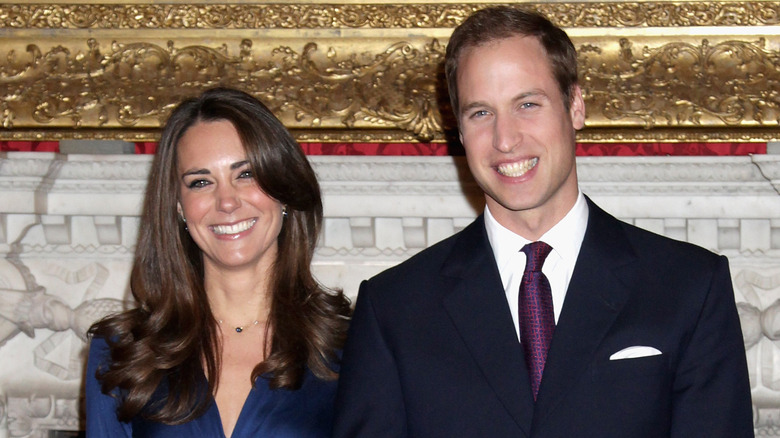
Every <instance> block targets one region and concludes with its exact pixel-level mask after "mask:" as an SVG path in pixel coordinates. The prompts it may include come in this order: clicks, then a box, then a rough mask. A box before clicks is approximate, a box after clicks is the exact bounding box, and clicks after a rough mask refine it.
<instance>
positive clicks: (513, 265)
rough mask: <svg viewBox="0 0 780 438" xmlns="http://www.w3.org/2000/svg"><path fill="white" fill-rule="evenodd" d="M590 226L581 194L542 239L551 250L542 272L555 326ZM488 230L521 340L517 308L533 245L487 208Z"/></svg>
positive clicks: (486, 226)
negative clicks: (527, 253) (528, 248)
mask: <svg viewBox="0 0 780 438" xmlns="http://www.w3.org/2000/svg"><path fill="white" fill-rule="evenodd" d="M587 226H588V203H587V202H586V201H585V196H584V195H583V194H582V192H579V194H578V195H577V201H576V202H575V203H574V207H572V208H571V210H569V212H568V213H566V216H564V217H563V219H561V220H560V222H558V223H557V224H555V225H554V226H553V227H552V228H551V229H550V230H549V231H547V232H546V233H544V235H542V237H541V238H540V239H539V240H540V241H542V242H545V243H546V244H548V245H550V246H551V247H552V251H551V252H550V254H549V255H548V256H547V258H546V259H545V261H544V265H542V272H543V273H544V275H545V276H546V277H547V279H548V280H549V281H550V289H551V290H552V300H553V311H554V312H555V322H556V323H558V317H559V316H560V314H561V309H562V308H563V300H564V299H565V298H566V290H567V289H568V287H569V281H570V280H571V275H572V272H574V265H575V263H576V262H577V256H578V255H579V253H580V247H581V246H582V239H583V238H584V237H585V228H586V227H587ZM485 228H486V229H487V235H488V240H489V241H490V246H491V247H492V248H493V255H494V256H495V259H496V264H497V265H498V272H499V274H500V275H501V282H502V283H503V284H504V292H506V300H507V303H509V310H510V311H511V312H512V319H513V320H514V323H515V331H516V332H517V339H518V340H519V339H520V321H519V318H518V308H517V306H518V301H519V294H520V282H521V281H522V279H523V271H524V270H525V261H526V257H525V253H524V252H523V251H522V248H523V246H525V245H526V244H527V243H530V240H528V239H526V238H524V237H522V236H519V235H517V234H515V233H513V232H512V231H509V230H508V229H507V228H505V227H504V226H503V225H501V224H499V223H498V221H496V219H495V218H494V217H493V215H492V214H491V213H490V209H489V208H488V207H487V206H485Z"/></svg>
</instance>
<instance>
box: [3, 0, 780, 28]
mask: <svg viewBox="0 0 780 438" xmlns="http://www.w3.org/2000/svg"><path fill="white" fill-rule="evenodd" d="M485 6H487V5H485V4H469V3H466V4H414V3H412V4H364V5H361V4H307V3H301V4H227V3H224V4H219V3H218V4H200V5H198V4H181V5H171V4H160V5H143V4H135V5H122V4H88V5H87V4H72V5H68V4H29V5H25V4H6V5H0V27H5V28H34V29H42V28H51V29H85V28H91V29H258V28H261V29H270V28H280V29H321V28H452V27H455V26H457V25H458V24H460V22H462V21H463V20H464V19H465V17H467V16H469V15H470V14H471V13H472V12H473V11H475V10H477V9H481V8H484V7H485ZM523 7H526V8H531V9H536V10H538V11H540V12H542V13H544V14H546V15H548V16H549V17H551V18H552V19H553V20H554V21H556V22H557V23H559V24H560V25H562V26H572V27H642V26H670V27H671V26H735V25H737V26H755V25H777V24H779V23H780V6H778V3H777V2H771V1H746V2H717V1H711V2H603V3H602V2H593V3H587V2H586V3H526V4H523Z"/></svg>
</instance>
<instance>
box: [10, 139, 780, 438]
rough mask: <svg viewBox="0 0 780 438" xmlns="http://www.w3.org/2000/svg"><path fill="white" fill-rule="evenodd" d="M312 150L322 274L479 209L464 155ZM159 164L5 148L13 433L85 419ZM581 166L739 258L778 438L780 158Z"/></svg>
mask: <svg viewBox="0 0 780 438" xmlns="http://www.w3.org/2000/svg"><path fill="white" fill-rule="evenodd" d="M311 160H312V161H313V163H314V166H315V169H316V171H317V174H318V176H319V178H320V181H321V184H322V189H323V192H324V203H325V217H326V219H325V227H324V233H323V236H322V238H321V241H320V245H319V249H318V250H317V254H316V259H315V262H316V266H315V273H316V274H317V276H318V278H319V279H320V281H321V282H323V283H324V284H326V285H328V286H336V287H341V288H343V289H344V290H345V291H346V292H347V294H348V295H350V296H353V297H354V295H355V294H356V293H357V289H358V286H359V283H360V280H362V279H364V278H367V277H369V276H371V275H373V274H375V273H377V272H379V271H381V270H383V269H385V268H387V267H389V266H392V265H395V264H397V263H399V262H400V261H402V260H404V259H406V258H408V257H409V256H410V255H412V254H414V253H416V252H418V251H420V250H421V249H423V248H425V247H427V246H429V245H431V244H433V243H435V242H437V241H439V240H441V239H442V238H444V237H446V236H449V235H450V234H452V233H453V232H456V231H458V230H460V229H461V228H463V227H464V226H465V225H467V224H468V223H469V222H470V221H471V220H472V219H473V218H474V217H475V216H476V215H477V212H478V211H479V210H480V209H481V200H480V196H479V192H478V190H477V189H476V187H475V186H474V184H473V183H472V182H471V180H470V179H469V177H468V176H467V175H468V171H467V168H466V166H465V163H464V162H463V160H462V159H457V158H456V159H453V158H451V157H344V156H319V157H311ZM150 161H151V157H149V156H138V155H67V154H49V153H24V152H16V153H13V152H9V153H2V154H0V438H6V437H45V436H48V431H49V430H77V429H79V427H80V415H81V414H80V411H81V408H80V406H81V402H80V398H81V394H82V385H81V378H82V375H83V372H84V371H83V365H84V358H85V343H84V332H85V330H86V328H87V327H89V325H90V324H91V323H92V322H93V321H94V320H95V319H97V318H99V317H101V316H102V315H104V314H106V313H108V312H112V311H116V310H118V309H121V308H123V307H124V306H126V305H128V303H127V302H126V300H127V297H128V291H127V283H128V282H127V280H128V273H129V270H130V263H131V258H132V257H131V256H132V253H133V249H134V245H135V237H136V229H137V226H138V213H139V207H140V203H141V200H142V196H143V189H144V185H145V181H146V175H147V171H148V169H149V164H150ZM578 161H579V169H580V170H579V173H580V180H581V186H582V189H583V191H584V192H585V193H586V194H588V195H589V196H590V197H591V198H593V199H594V200H595V201H596V202H597V203H599V204H600V205H601V206H602V207H603V208H605V209H606V210H607V211H609V212H611V213H612V214H614V215H615V216H617V217H619V218H622V219H624V220H626V221H629V222H632V223H634V224H636V225H639V226H641V227H644V228H647V229H650V230H652V231H655V232H658V233H661V234H665V235H667V236H670V237H673V238H676V239H681V240H687V241H690V242H694V243H696V244H699V245H702V246H704V247H707V248H709V249H711V250H713V251H716V252H719V253H722V254H725V255H727V256H728V257H729V259H730V262H731V273H732V277H733V282H734V289H735V294H736V300H737V303H738V306H739V310H740V316H741V320H742V327H743V332H744V339H745V344H746V354H747V359H748V364H749V368H750V377H751V383H752V387H753V404H754V419H755V425H756V432H757V435H759V436H767V437H780V155H760V156H752V157H750V156H742V157H592V158H581V159H579V160H578ZM775 362H777V363H775Z"/></svg>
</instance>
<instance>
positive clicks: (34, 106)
mask: <svg viewBox="0 0 780 438" xmlns="http://www.w3.org/2000/svg"><path fill="white" fill-rule="evenodd" d="M135 3H136V4H128V3H127V2H119V1H116V0H103V1H88V0H73V1H70V2H64V1H61V0H54V1H49V2H48V3H36V4H18V3H12V2H8V1H6V0H0V97H1V98H2V99H1V100H0V121H1V122H2V126H3V129H2V130H0V139H1V140H57V139H63V138H85V139H99V138H121V139H126V140H130V141H148V140H155V139H156V138H157V135H158V128H159V126H160V123H161V121H162V120H164V118H165V117H166V115H167V113H168V111H169V110H170V109H171V107H172V106H173V105H175V104H176V102H178V101H179V100H181V99H182V98H183V97H185V96H189V95H192V94H194V93H197V92H198V91H199V90H201V89H203V88H206V87H211V86H215V85H218V84H223V85H231V86H236V87H238V88H242V89H244V90H247V91H249V92H251V93H253V94H255V95H256V96H258V97H259V98H261V99H262V100H263V101H265V102H266V103H267V104H268V105H269V107H271V108H272V109H273V111H274V112H275V113H276V114H277V115H278V116H279V117H280V118H281V119H282V121H283V122H284V123H285V124H286V125H287V126H288V127H290V128H291V130H292V131H293V132H294V133H295V134H296V136H297V137H298V139H299V140H301V141H312V142H330V141H338V142H395V141H401V142H416V141H445V140H446V139H447V138H448V133H450V132H451V128H452V122H451V117H449V109H448V108H447V99H446V91H445V87H444V86H443V85H442V83H443V80H442V74H441V62H442V60H443V55H444V48H445V46H446V43H447V38H448V36H449V34H450V32H451V30H452V28H453V27H454V26H456V25H457V24H458V23H460V22H461V21H462V20H463V19H464V18H465V17H466V16H468V15H469V14H470V13H471V12H472V11H474V10H476V9H479V8H482V7H485V6H486V5H487V3H468V4H462V3H448V2H447V1H441V2H432V3H411V2H402V3H400V4H399V3H384V2H379V3H370V4H368V3H363V2H344V3H319V2H305V3H304V2H292V1H282V2H263V3H261V2H256V1H247V0H244V1H241V0H234V1H232V2H227V1H224V2H219V1H206V0H201V1H187V2H184V1H183V0H168V1H166V2H157V1H155V0H151V1H150V0H146V1H144V2H143V3H141V1H140V0H135ZM520 6H522V7H528V8H532V9H536V10H539V11H541V12H543V13H545V14H547V15H548V16H549V17H551V19H552V20H553V21H555V22H556V23H558V24H560V25H562V26H564V27H565V28H566V29H567V31H568V32H569V34H570V35H571V37H572V40H573V41H574V43H575V45H576V46H577V48H578V50H579V56H580V68H581V72H580V77H581V82H582V84H583V86H584V89H585V91H586V95H585V97H586V105H587V110H588V111H587V112H588V117H587V127H586V129H585V130H584V131H583V132H582V135H581V137H580V138H581V140H583V141H604V142H608V141H776V140H780V129H779V128H780V2H777V1H746V2H724V1H700V2H685V1H674V2H665V1H657V2H631V3H629V2H582V3H559V2H547V3H545V2H542V3H524V4H522V5H520Z"/></svg>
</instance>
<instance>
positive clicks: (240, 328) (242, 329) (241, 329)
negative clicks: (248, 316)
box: [236, 327, 244, 333]
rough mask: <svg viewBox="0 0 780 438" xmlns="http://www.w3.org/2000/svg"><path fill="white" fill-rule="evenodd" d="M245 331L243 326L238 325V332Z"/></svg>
mask: <svg viewBox="0 0 780 438" xmlns="http://www.w3.org/2000/svg"><path fill="white" fill-rule="evenodd" d="M243 331H244V328H243V327H236V333H241V332H243Z"/></svg>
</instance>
